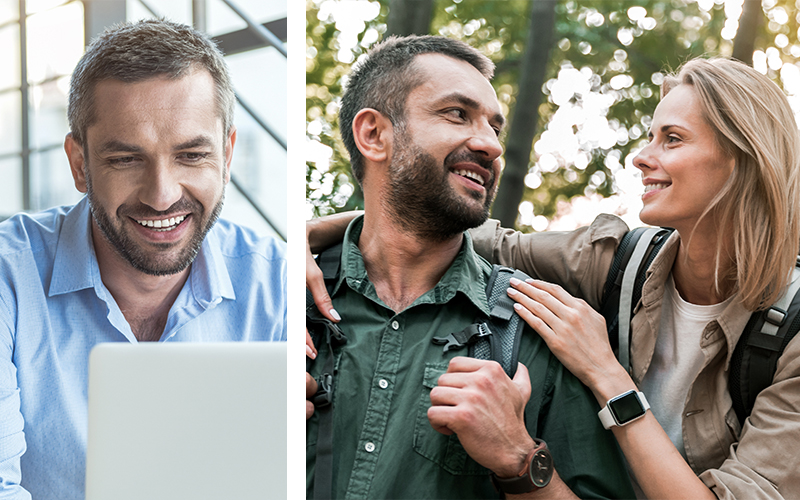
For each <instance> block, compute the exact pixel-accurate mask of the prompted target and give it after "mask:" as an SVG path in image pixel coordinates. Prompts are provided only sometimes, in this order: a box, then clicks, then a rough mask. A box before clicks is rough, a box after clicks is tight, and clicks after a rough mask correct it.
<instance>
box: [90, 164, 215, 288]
mask: <svg viewBox="0 0 800 500" xmlns="http://www.w3.org/2000/svg"><path fill="white" fill-rule="evenodd" d="M86 174H87V175H86V190H87V193H88V195H89V206H90V208H91V211H92V217H94V220H95V221H96V222H97V226H98V227H99V228H100V232H101V233H103V236H104V237H105V239H106V241H108V242H109V243H110V244H111V246H112V247H113V248H114V250H116V252H117V253H118V254H119V255H120V256H121V257H122V258H123V259H125V260H126V261H127V262H128V263H129V264H130V265H131V266H133V268H134V269H136V270H138V271H141V272H143V273H145V274H149V275H151V276H168V275H171V274H177V273H179V272H181V271H183V270H184V269H186V268H187V267H189V265H190V264H191V263H192V262H194V259H195V257H197V253H198V252H199V251H200V246H201V245H202V244H203V240H204V239H205V237H206V234H207V233H208V231H210V230H211V227H212V226H214V223H215V222H216V221H217V219H218V218H219V214H220V212H221V211H222V205H223V202H224V201H225V191H224V187H223V191H222V197H221V198H220V200H219V202H218V203H217V204H216V206H214V209H213V210H212V211H211V213H210V214H209V215H208V216H207V217H206V215H205V213H206V210H205V207H203V205H201V204H200V203H198V202H196V201H189V200H187V199H186V198H181V199H180V200H178V201H177V202H176V203H175V204H173V205H172V206H171V207H169V208H168V209H167V210H164V211H156V210H153V209H152V208H150V207H148V206H147V205H144V204H139V205H137V206H135V207H132V206H128V205H121V206H120V207H119V208H117V211H116V217H117V220H118V221H120V223H121V227H120V228H119V229H118V228H116V227H114V224H113V223H112V222H111V217H109V215H108V212H106V210H105V208H104V207H103V206H102V205H101V204H100V203H99V202H98V201H97V198H96V197H95V196H94V191H93V190H92V183H91V179H90V177H89V175H88V172H86ZM179 211H180V212H191V214H192V215H191V217H192V218H196V217H197V218H199V220H198V221H196V224H195V230H194V234H192V237H191V239H190V240H189V242H188V243H187V244H186V245H185V246H184V248H183V249H182V250H181V252H180V254H179V255H178V256H177V258H175V259H171V260H169V261H164V259H163V258H160V257H161V256H160V255H159V250H169V249H170V248H172V247H173V245H174V244H173V243H151V244H149V246H151V247H152V248H153V250H151V251H150V252H148V251H147V250H145V249H144V248H142V247H141V246H139V245H137V244H136V243H135V242H134V241H133V239H132V238H131V237H130V235H129V234H128V231H127V230H126V224H127V222H128V219H129V218H133V219H140V220H141V219H146V218H150V219H152V218H156V217H162V216H166V215H170V214H174V213H176V212H179ZM204 218H205V224H204V223H203V219H204Z"/></svg>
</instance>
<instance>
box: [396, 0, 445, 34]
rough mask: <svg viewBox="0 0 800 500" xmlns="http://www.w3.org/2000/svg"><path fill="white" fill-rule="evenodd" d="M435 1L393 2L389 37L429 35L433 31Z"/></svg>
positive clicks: (406, 0) (408, 0)
mask: <svg viewBox="0 0 800 500" xmlns="http://www.w3.org/2000/svg"><path fill="white" fill-rule="evenodd" d="M432 14H433V0H391V2H390V3H389V15H388V16H387V20H386V34H387V35H400V36H402V35H427V34H428V33H429V32H430V29H431V16H432Z"/></svg>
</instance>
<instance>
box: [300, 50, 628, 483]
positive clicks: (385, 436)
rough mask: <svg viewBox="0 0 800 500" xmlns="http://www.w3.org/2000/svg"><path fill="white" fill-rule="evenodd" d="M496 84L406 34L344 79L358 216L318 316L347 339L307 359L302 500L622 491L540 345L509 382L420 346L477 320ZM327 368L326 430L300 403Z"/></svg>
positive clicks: (580, 398)
mask: <svg viewBox="0 0 800 500" xmlns="http://www.w3.org/2000/svg"><path fill="white" fill-rule="evenodd" d="M492 72H493V64H492V63H491V62H490V61H489V60H488V59H487V58H486V57H484V56H483V55H481V54H480V53H479V52H477V51H476V50H474V49H472V48H471V47H469V46H468V45H466V44H464V43H461V42H457V41H454V40H449V39H447V38H442V37H415V36H412V37H404V38H390V39H388V40H387V41H385V42H384V43H382V44H380V45H378V46H376V47H375V48H374V49H373V50H372V51H370V53H369V55H368V56H367V58H366V59H365V60H363V61H360V63H359V64H358V66H357V67H356V69H355V70H354V71H353V73H352V74H351V76H350V79H349V81H348V86H347V90H346V92H345V94H344V97H343V99H342V107H341V111H340V114H339V118H340V128H341V132H342V138H343V140H344V143H345V145H346V146H347V149H348V152H349V153H350V160H351V165H352V168H353V172H354V174H355V176H356V178H357V179H358V181H359V182H360V183H361V186H362V188H363V192H364V203H365V210H364V215H363V217H359V218H357V219H355V220H354V221H353V222H352V223H350V225H349V227H348V229H347V232H346V233H345V237H344V242H343V248H342V253H341V261H340V267H339V275H338V278H337V280H336V283H335V284H334V285H333V287H332V289H331V299H332V305H331V307H330V308H323V309H326V310H325V311H324V314H325V315H327V316H328V317H329V319H339V317H338V316H339V313H341V317H342V319H341V322H340V323H339V327H340V328H341V330H342V331H343V333H344V335H345V336H346V337H347V341H346V343H344V344H340V345H334V346H333V347H332V350H331V349H328V346H327V345H321V346H319V351H318V355H316V354H315V353H313V352H312V354H311V357H312V358H313V357H315V356H316V359H315V360H314V362H313V364H312V366H311V368H310V372H309V373H307V374H306V397H307V402H306V405H307V411H306V417H307V426H306V432H307V434H306V444H307V451H306V453H307V456H306V457H307V458H306V464H307V471H306V474H307V476H306V477H307V480H306V488H307V496H308V497H309V498H313V497H316V498H345V497H346V498H457V499H462V498H498V497H500V496H502V495H503V493H506V494H515V495H514V497H516V494H521V495H522V498H527V497H530V498H534V497H537V496H539V495H544V496H549V497H561V498H574V495H575V494H577V495H579V496H587V497H592V498H598V497H601V498H602V497H614V498H620V497H622V498H629V497H631V496H632V495H633V492H632V490H631V489H630V485H629V481H628V477H627V474H626V472H625V469H624V466H623V464H622V460H621V456H620V454H619V450H618V448H617V446H616V444H615V442H614V439H613V436H612V435H611V434H610V433H607V432H605V431H604V430H603V428H602V426H601V424H600V422H599V421H598V420H597V419H596V418H594V416H593V415H592V411H591V410H592V409H594V408H595V407H596V405H597V403H596V402H595V401H594V398H593V396H592V394H591V393H590V392H589V391H588V390H587V389H586V388H585V387H584V386H583V385H582V384H581V383H580V382H579V381H578V380H577V379H576V378H575V377H573V376H572V375H571V374H570V373H569V372H568V371H567V370H566V369H565V368H564V367H563V366H562V365H561V364H560V363H558V361H557V360H556V359H555V358H554V357H553V356H552V354H550V352H549V351H548V350H547V347H546V345H545V344H544V342H543V341H542V340H541V339H540V338H539V337H538V336H537V335H535V334H534V332H532V331H530V330H528V331H526V333H525V334H524V335H523V336H522V339H521V347H520V358H519V359H520V362H521V364H520V365H519V366H518V369H517V371H516V375H515V376H514V378H513V380H512V379H511V378H509V377H508V376H507V375H506V374H505V373H504V371H503V369H502V368H501V367H500V364H498V363H496V362H494V361H484V360H478V359H474V358H468V357H464V355H463V353H464V351H460V352H458V351H449V352H448V351H443V348H442V346H441V345H435V344H433V343H432V338H433V337H436V336H438V337H443V336H447V334H449V333H452V332H458V331H461V330H463V329H464V328H465V327H467V326H468V325H470V324H472V322H473V321H474V320H475V319H476V318H477V317H487V316H488V315H489V311H488V305H487V298H486V287H487V280H488V278H489V275H490V273H491V266H490V265H489V264H488V263H487V262H486V261H485V260H483V259H482V258H481V257H479V256H478V255H477V254H475V252H474V251H473V248H472V243H471V241H470V238H469V236H468V235H467V234H466V233H465V231H466V230H467V229H469V228H471V227H475V226H477V225H480V224H481V223H482V222H483V221H485V220H486V218H487V215H488V209H489V206H490V203H491V201H492V197H493V196H494V192H495V188H496V183H497V178H498V176H499V173H500V169H499V157H500V155H501V153H502V148H501V145H500V143H499V141H498V135H499V133H500V131H501V129H502V127H503V123H504V118H503V116H502V114H501V112H500V106H499V104H498V102H497V97H496V95H495V92H494V90H493V88H492V86H491V84H490V83H489V78H491V76H492ZM313 232H314V225H313V224H310V234H311V233H313ZM312 237H313V235H312ZM312 239H313V238H312ZM336 311H339V313H337V312H336ZM319 342H320V339H318V340H317V343H318V344H319ZM322 342H324V340H322ZM312 351H313V349H312ZM458 354H461V355H460V356H458ZM331 357H332V359H331ZM326 364H327V365H328V366H329V367H335V369H334V370H333V371H332V375H333V392H332V394H333V403H332V404H333V407H332V408H333V410H332V417H331V420H330V427H331V428H332V430H327V429H326V427H327V426H328V425H329V424H328V420H327V418H328V416H325V417H324V418H325V420H323V417H322V416H320V414H321V413H322V414H325V413H327V412H328V411H329V410H327V409H320V411H315V407H314V403H313V402H312V401H313V400H314V399H315V398H314V395H315V393H316V391H317V388H318V387H317V382H316V378H317V377H319V376H320V375H321V374H322V373H323V370H324V367H325V365H326ZM325 380H326V382H327V381H329V379H325ZM595 411H596V410H595ZM331 436H332V441H331V453H330V454H328V453H326V451H325V449H326V448H327V447H328V446H327V441H328V440H329V439H331ZM539 438H541V439H543V440H544V441H546V442H547V443H548V444H549V447H550V449H551V453H552V457H553V459H554V461H555V469H556V472H555V473H553V470H552V468H551V467H550V466H548V464H547V463H546V462H547V459H546V457H547V452H546V451H545V449H546V445H545V444H544V443H543V442H542V441H541V440H540V439H539ZM318 445H319V446H318ZM317 448H321V450H319V454H318V449H317ZM534 458H535V460H534ZM531 464H534V466H533V467H532V468H530V469H529V466H530V465H531ZM531 473H532V474H531ZM551 474H552V480H551V481H550V482H549V484H548V483H547V480H549V479H550V478H551ZM534 476H535V477H534ZM534 479H536V480H537V481H541V482H539V483H537V484H534ZM493 483H494V484H493ZM328 485H330V486H328ZM498 490H499V491H498Z"/></svg>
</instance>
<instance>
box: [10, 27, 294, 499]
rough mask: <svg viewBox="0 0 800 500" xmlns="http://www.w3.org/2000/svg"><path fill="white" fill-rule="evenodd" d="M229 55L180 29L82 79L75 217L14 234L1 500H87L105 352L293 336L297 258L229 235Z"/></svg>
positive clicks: (139, 32) (116, 42)
mask: <svg viewBox="0 0 800 500" xmlns="http://www.w3.org/2000/svg"><path fill="white" fill-rule="evenodd" d="M233 107H234V95H233V90H232V87H231V83H230V78H229V76H228V72H227V69H226V67H225V63H224V61H223V60H222V55H221V53H220V52H219V51H218V50H217V48H216V47H215V46H214V45H213V43H211V42H210V41H209V40H208V39H207V38H206V37H205V36H204V35H202V34H200V33H198V32H196V31H194V30H192V29H191V28H189V27H186V26H182V25H178V24H174V23H170V22H167V21H142V22H139V23H135V24H127V25H121V26H117V27H114V28H111V29H110V30H107V31H106V32H105V33H103V34H102V35H100V36H99V37H98V39H96V40H94V41H93V42H92V45H91V46H90V47H89V48H88V50H87V52H86V54H85V55H84V57H83V58H82V59H81V61H80V62H79V63H78V67H77V68H76V70H75V73H74V74H73V77H72V83H71V88H70V96H69V109H68V113H69V122H70V129H71V132H70V134H69V135H68V136H67V138H66V141H65V145H64V147H65V150H66V153H67V156H68V158H69V162H70V166H71V169H72V174H73V178H74V180H75V186H76V187H77V189H78V190H79V191H81V192H83V193H86V197H84V198H83V200H82V201H81V202H79V203H78V204H77V205H75V206H73V207H59V208H54V209H51V210H48V211H45V212H42V213H39V214H35V215H32V216H30V215H17V216H15V217H12V218H11V219H9V220H8V221H6V222H3V223H2V224H0V276H2V279H0V499H29V498H31V497H33V498H35V499H37V500H47V499H53V500H56V499H57V500H71V499H76V500H77V499H82V498H83V488H84V466H85V453H86V431H87V422H86V416H87V376H88V355H89V351H90V349H91V348H92V347H93V346H94V345H96V344H97V343H100V342H131V343H136V342H141V341H161V342H174V341H247V340H285V339H286V293H285V290H286V286H285V284H286V261H285V245H284V244H283V243H281V242H278V241H276V240H274V239H272V238H263V237H259V236H257V235H255V234H254V233H253V232H251V231H249V230H247V229H245V228H242V227H239V226H237V225H235V224H231V223H228V222H225V221H220V222H217V217H218V215H219V212H220V210H221V208H222V204H223V200H224V193H225V185H226V184H227V182H228V180H229V178H230V164H231V158H232V154H233V146H234V144H235V142H236V130H235V127H234V126H233V124H232V116H233Z"/></svg>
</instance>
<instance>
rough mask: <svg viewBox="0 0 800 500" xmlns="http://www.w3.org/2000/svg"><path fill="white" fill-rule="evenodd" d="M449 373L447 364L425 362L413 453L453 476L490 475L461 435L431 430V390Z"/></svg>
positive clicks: (415, 424)
mask: <svg viewBox="0 0 800 500" xmlns="http://www.w3.org/2000/svg"><path fill="white" fill-rule="evenodd" d="M446 371H447V364H446V363H445V364H442V363H426V365H425V373H424V376H423V378H422V393H421V394H420V397H419V401H418V403H417V414H416V422H415V423H414V451H415V452H417V453H418V454H420V455H422V456H423V457H425V458H427V459H428V460H430V461H432V462H434V463H436V464H437V465H439V467H441V468H442V469H444V470H445V471H447V472H449V473H450V474H454V475H460V476H477V475H488V474H489V470H488V469H486V468H485V467H483V466H481V465H479V464H478V463H477V462H476V461H475V460H473V459H472V458H470V456H469V455H467V452H466V451H465V450H464V448H463V447H462V446H461V443H460V442H459V440H458V436H456V435H455V434H452V435H450V436H445V435H444V434H442V433H440V432H437V431H436V430H434V428H433V427H431V424H430V421H429V420H428V408H430V406H431V398H430V394H431V389H433V388H434V387H436V382H437V381H438V380H439V376H441V375H442V374H444V373H445V372H446Z"/></svg>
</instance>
